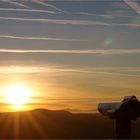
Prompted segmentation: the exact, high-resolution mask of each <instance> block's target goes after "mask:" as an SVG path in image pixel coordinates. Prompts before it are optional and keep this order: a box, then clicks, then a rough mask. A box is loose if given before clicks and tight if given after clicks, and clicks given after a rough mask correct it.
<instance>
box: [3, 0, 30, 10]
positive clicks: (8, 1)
mask: <svg viewBox="0 0 140 140" xmlns="http://www.w3.org/2000/svg"><path fill="white" fill-rule="evenodd" d="M1 1H3V2H7V3H11V4H13V5H16V6H20V7H23V8H30V7H29V6H28V5H25V4H23V3H20V2H17V1H13V0H1Z"/></svg>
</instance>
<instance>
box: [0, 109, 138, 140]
mask: <svg viewBox="0 0 140 140" xmlns="http://www.w3.org/2000/svg"><path fill="white" fill-rule="evenodd" d="M0 138H6V139H10V138H24V139H33V138H36V139H41V138H52V139H62V138H65V139H66V138H71V139H75V138H81V139H84V138H86V139H88V138H92V139H94V138H96V139H97V138H115V133H114V121H113V120H110V119H109V118H107V117H104V116H101V115H100V114H84V113H83V114H73V113H70V112H67V111H63V110H59V111H51V110H45V109H36V110H33V111H26V112H10V113H1V114H0ZM132 138H140V120H137V121H136V122H133V124H132Z"/></svg>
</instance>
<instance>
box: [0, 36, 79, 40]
mask: <svg viewBox="0 0 140 140" xmlns="http://www.w3.org/2000/svg"><path fill="white" fill-rule="evenodd" d="M0 38H8V39H19V40H50V41H80V40H78V39H69V38H49V37H35V36H12V35H0Z"/></svg>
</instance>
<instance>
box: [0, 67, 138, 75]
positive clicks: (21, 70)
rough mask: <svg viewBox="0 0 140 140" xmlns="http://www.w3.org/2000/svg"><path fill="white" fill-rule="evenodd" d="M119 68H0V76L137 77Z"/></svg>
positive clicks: (131, 69)
mask: <svg viewBox="0 0 140 140" xmlns="http://www.w3.org/2000/svg"><path fill="white" fill-rule="evenodd" d="M121 70H122V69H121V68H118V69H117V70H116V71H113V70H112V69H108V70H106V68H102V69H100V68H99V69H98V68H92V69H90V70H89V69H88V68H63V67H62V68H57V67H55V66H45V65H44V66H1V67H0V74H17V73H20V74H36V73H52V74H54V73H55V74H59V73H86V74H102V75H119V76H132V77H139V76H138V75H135V74H128V73H127V69H124V70H125V71H123V72H125V73H123V72H121ZM129 70H130V71H132V72H135V71H136V70H137V71H139V70H140V69H139V68H137V69H134V68H130V69H129Z"/></svg>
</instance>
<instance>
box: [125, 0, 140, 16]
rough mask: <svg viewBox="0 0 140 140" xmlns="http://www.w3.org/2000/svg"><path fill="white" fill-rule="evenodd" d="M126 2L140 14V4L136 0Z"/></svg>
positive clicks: (126, 0)
mask: <svg viewBox="0 0 140 140" xmlns="http://www.w3.org/2000/svg"><path fill="white" fill-rule="evenodd" d="M124 2H125V3H126V4H127V5H128V6H129V7H130V8H132V9H133V10H134V11H135V12H136V13H138V14H140V5H139V4H138V3H137V2H136V1H135V0H124Z"/></svg>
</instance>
